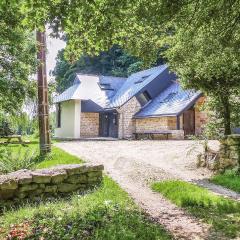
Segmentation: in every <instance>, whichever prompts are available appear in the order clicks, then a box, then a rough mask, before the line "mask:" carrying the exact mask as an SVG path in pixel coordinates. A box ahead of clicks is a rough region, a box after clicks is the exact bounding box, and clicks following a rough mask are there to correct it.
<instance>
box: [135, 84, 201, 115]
mask: <svg viewBox="0 0 240 240" xmlns="http://www.w3.org/2000/svg"><path fill="white" fill-rule="evenodd" d="M201 95H202V93H201V92H200V91H198V92H196V91H194V90H184V89H182V88H181V86H180V85H179V83H177V82H175V83H172V84H171V85H170V86H169V87H168V88H167V89H165V90H164V91H163V92H161V93H160V94H159V95H158V96H157V97H155V98H154V99H153V100H152V101H151V102H150V103H149V104H147V105H146V106H145V107H143V109H141V110H140V111H139V112H138V113H137V114H135V116H134V117H135V118H145V117H156V116H178V115H180V114H181V113H182V112H183V111H185V110H187V109H188V108H190V107H191V106H192V105H193V104H194V103H195V102H196V100H197V99H198V98H199V97H200V96H201Z"/></svg>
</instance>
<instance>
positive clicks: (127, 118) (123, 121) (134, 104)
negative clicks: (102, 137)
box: [118, 97, 141, 138]
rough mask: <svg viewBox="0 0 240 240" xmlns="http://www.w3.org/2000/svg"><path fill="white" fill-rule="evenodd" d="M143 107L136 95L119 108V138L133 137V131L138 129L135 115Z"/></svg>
mask: <svg viewBox="0 0 240 240" xmlns="http://www.w3.org/2000/svg"><path fill="white" fill-rule="evenodd" d="M140 108H141V105H140V103H139V102H138V101H137V99H136V98H135V97H133V98H132V99H130V100H129V101H128V102H127V103H125V104H124V105H123V106H122V107H120V108H119V109H118V113H119V127H118V137H119V138H132V137H133V133H134V132H135V131H136V122H135V121H136V120H135V119H133V116H134V114H135V113H136V112H138V111H139V110H140Z"/></svg>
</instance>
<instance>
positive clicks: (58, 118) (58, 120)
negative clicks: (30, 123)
mask: <svg viewBox="0 0 240 240" xmlns="http://www.w3.org/2000/svg"><path fill="white" fill-rule="evenodd" d="M56 113H57V114H56V127H57V128H61V123H62V119H61V116H62V106H61V103H60V102H59V103H57V104H56Z"/></svg>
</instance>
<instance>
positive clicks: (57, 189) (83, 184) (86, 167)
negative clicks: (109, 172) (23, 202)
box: [0, 164, 103, 200]
mask: <svg viewBox="0 0 240 240" xmlns="http://www.w3.org/2000/svg"><path fill="white" fill-rule="evenodd" d="M102 171H103V165H91V164H83V165H81V164H72V165H60V166H57V167H54V168H50V169H42V170H36V171H31V170H26V169H23V170H20V171H16V172H13V173H10V174H7V175H0V200H12V199H23V198H33V197H35V196H43V197H44V196H49V195H56V194H58V193H60V194H63V193H64V194H65V193H69V192H73V191H76V190H80V191H82V190H87V189H88V188H89V189H91V188H92V187H93V186H97V185H99V184H100V183H101V182H102Z"/></svg>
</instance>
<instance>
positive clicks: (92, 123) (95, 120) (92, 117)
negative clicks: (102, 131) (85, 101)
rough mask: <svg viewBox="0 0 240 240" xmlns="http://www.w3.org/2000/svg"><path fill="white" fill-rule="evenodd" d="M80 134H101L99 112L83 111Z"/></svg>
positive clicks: (85, 135) (87, 135) (94, 135)
mask: <svg viewBox="0 0 240 240" xmlns="http://www.w3.org/2000/svg"><path fill="white" fill-rule="evenodd" d="M80 121H81V123H80V136H81V137H98V136H99V113H87V112H81V120H80Z"/></svg>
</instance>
